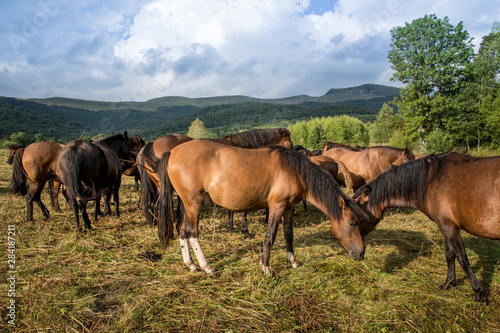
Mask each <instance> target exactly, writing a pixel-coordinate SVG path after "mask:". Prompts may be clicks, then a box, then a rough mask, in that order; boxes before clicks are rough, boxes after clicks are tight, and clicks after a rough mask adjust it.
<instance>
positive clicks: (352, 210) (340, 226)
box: [158, 140, 364, 274]
mask: <svg viewBox="0 0 500 333" xmlns="http://www.w3.org/2000/svg"><path fill="white" fill-rule="evenodd" d="M158 173H159V175H160V184H161V191H160V198H159V200H158V201H159V216H158V217H159V219H158V236H159V238H160V243H161V245H162V246H163V247H166V246H167V245H168V244H169V242H170V240H171V239H172V238H173V237H174V235H173V224H174V216H173V209H172V205H173V202H172V201H173V200H172V192H173V189H175V190H176V192H177V193H178V195H179V198H180V199H181V200H182V203H183V209H182V210H181V215H180V216H179V219H178V221H177V230H178V233H179V235H180V244H181V250H182V255H183V261H184V264H185V265H186V266H188V267H189V268H190V269H191V270H196V266H195V265H194V264H193V261H192V259H191V255H190V251H189V244H188V242H189V243H190V244H191V247H192V248H193V250H194V252H195V254H196V257H197V259H198V263H199V265H200V267H201V268H202V269H204V270H205V271H206V272H207V273H211V272H212V269H211V268H210V266H209V264H208V262H207V261H206V259H205V256H204V255H203V252H202V250H201V248H200V245H199V242H198V223H199V215H200V211H201V207H202V203H203V197H204V196H205V194H206V193H208V194H209V195H210V197H211V199H212V201H213V202H214V203H216V204H217V205H219V206H221V207H224V208H227V209H229V210H232V211H246V212H248V211H253V210H257V209H262V208H268V209H269V221H268V230H267V233H266V237H265V241H264V251H263V253H262V257H261V265H262V268H263V271H264V273H266V274H267V273H269V272H270V269H269V255H270V250H271V246H272V245H273V243H274V240H275V237H276V231H277V229H278V225H279V222H280V220H281V217H283V220H284V232H285V239H286V244H287V259H288V260H289V261H290V262H291V263H292V266H293V267H296V266H297V264H296V262H295V257H294V254H293V228H292V215H293V206H294V205H295V204H296V203H298V202H300V201H301V200H304V199H307V200H308V201H309V202H311V203H312V204H313V205H315V206H316V207H318V208H319V209H320V210H321V211H323V212H324V213H325V214H326V215H327V216H328V217H329V218H330V220H331V230H332V234H333V235H334V236H335V237H336V238H337V239H338V240H339V241H340V243H341V245H342V246H343V247H344V248H345V249H346V250H347V252H348V253H349V255H350V256H351V257H353V258H356V259H360V260H361V259H363V255H364V244H363V239H362V238H361V234H360V232H359V227H358V224H357V222H356V221H357V220H358V219H359V216H358V214H361V210H360V209H359V207H357V205H356V204H355V203H354V201H353V200H351V199H350V198H348V197H347V196H345V195H344V194H343V193H342V191H340V189H339V188H338V186H337V183H336V182H335V181H334V180H333V178H332V177H330V176H329V175H328V174H327V173H325V172H323V171H322V170H321V169H319V167H318V166H316V165H315V164H314V163H312V162H311V161H310V160H309V159H308V158H307V157H306V156H304V155H303V154H300V153H297V152H295V151H294V150H291V149H287V148H284V147H269V148H261V149H241V148H236V147H231V146H227V145H224V144H219V143H215V142H210V141H206V140H194V141H191V142H187V143H185V144H183V145H180V146H178V147H176V148H174V149H172V151H171V152H167V153H165V154H163V156H162V158H161V161H160V165H159V168H158Z"/></svg>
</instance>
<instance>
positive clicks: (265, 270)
mask: <svg viewBox="0 0 500 333" xmlns="http://www.w3.org/2000/svg"><path fill="white" fill-rule="evenodd" d="M260 268H262V271H263V272H264V275H269V274H271V269H270V268H269V266H264V264H263V263H262V261H261V262H260Z"/></svg>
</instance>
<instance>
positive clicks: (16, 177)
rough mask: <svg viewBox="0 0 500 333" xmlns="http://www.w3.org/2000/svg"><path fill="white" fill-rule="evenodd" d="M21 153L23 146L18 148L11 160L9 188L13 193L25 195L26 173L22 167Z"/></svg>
mask: <svg viewBox="0 0 500 333" xmlns="http://www.w3.org/2000/svg"><path fill="white" fill-rule="evenodd" d="M23 154H24V148H19V149H18V150H17V151H16V152H15V155H14V159H13V160H12V179H11V180H10V185H9V187H10V189H11V190H12V192H14V194H18V195H26V194H28V186H27V185H26V184H27V180H28V174H27V173H26V170H24V167H23Z"/></svg>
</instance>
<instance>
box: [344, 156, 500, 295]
mask: <svg viewBox="0 0 500 333" xmlns="http://www.w3.org/2000/svg"><path fill="white" fill-rule="evenodd" d="M354 197H355V198H356V201H357V202H358V204H360V205H361V206H362V207H363V208H364V209H365V210H366V211H367V212H368V213H369V214H368V215H369V216H370V219H369V220H368V221H363V223H362V225H361V232H362V233H363V234H364V235H366V234H367V233H369V232H370V231H371V230H372V229H373V228H374V227H375V225H376V224H377V223H378V222H379V221H380V219H381V218H382V216H383V214H384V211H385V209H387V208H389V207H412V208H416V209H418V210H420V211H421V212H423V213H424V214H425V215H427V216H428V217H429V218H430V219H431V220H433V221H434V222H436V223H437V225H438V227H439V230H440V231H441V233H442V234H443V236H444V239H445V254H446V262H447V265H448V274H447V277H446V280H445V282H444V284H443V285H442V286H441V288H442V289H448V288H449V287H450V286H451V285H453V286H454V285H456V277H455V258H456V259H457V260H458V262H459V263H460V265H461V266H462V268H463V270H464V271H465V273H466V274H467V277H468V278H469V280H470V282H471V285H472V289H474V292H475V300H476V301H480V302H487V301H488V299H487V298H486V297H485V296H484V291H483V287H482V286H481V284H480V283H479V281H478V279H477V278H476V276H475V274H474V272H473V270H472V268H471V266H470V264H469V259H468V258H467V253H466V251H465V247H464V244H463V241H462V238H461V237H460V233H459V230H461V229H462V230H465V231H467V232H468V233H470V234H473V235H476V236H480V237H484V238H489V239H500V210H499V209H498V203H499V202H500V157H483V158H480V157H471V156H468V155H460V154H456V153H446V154H441V155H430V156H426V157H422V158H420V159H418V160H415V161H410V162H408V163H405V164H403V165H401V166H399V167H396V168H394V169H391V170H389V171H387V172H385V173H383V174H382V175H380V176H379V177H378V178H376V179H375V180H373V181H371V182H369V183H368V184H366V185H365V186H363V187H361V188H360V189H359V190H358V191H357V192H356V194H355V196H354Z"/></svg>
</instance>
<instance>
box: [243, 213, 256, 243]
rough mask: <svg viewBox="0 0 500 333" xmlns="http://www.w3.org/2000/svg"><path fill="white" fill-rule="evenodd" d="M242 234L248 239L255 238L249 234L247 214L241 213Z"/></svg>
mask: <svg viewBox="0 0 500 333" xmlns="http://www.w3.org/2000/svg"><path fill="white" fill-rule="evenodd" d="M241 233H242V234H243V235H244V236H245V238H247V239H253V236H252V235H250V233H249V232H248V220H247V212H243V213H241Z"/></svg>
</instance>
